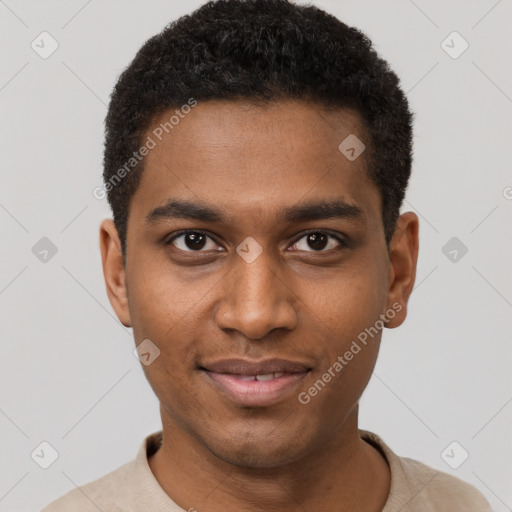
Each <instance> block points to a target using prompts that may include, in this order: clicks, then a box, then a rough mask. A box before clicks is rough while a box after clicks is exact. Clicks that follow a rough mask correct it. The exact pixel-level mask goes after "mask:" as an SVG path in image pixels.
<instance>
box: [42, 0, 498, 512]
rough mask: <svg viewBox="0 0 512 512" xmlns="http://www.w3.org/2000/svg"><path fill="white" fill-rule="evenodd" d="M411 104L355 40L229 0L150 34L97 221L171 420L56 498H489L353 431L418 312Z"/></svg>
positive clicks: (343, 501) (255, 504)
mask: <svg viewBox="0 0 512 512" xmlns="http://www.w3.org/2000/svg"><path fill="white" fill-rule="evenodd" d="M411 162H412V114H411V113H410V111H409V108H408V103H407V100H406V98H405V96H404V94H403V93H402V91H401V89H400V87H399V81H398V78H397V76H396V75H395V74H394V73H393V72H392V71H391V70H390V69H389V67H388V65H387V64H386V62H385V61H383V60H382V59H381V58H380V57H379V56H378V55H377V54H376V52H375V51H374V50H373V49H372V47H371V43H370V41H369V40H368V39H367V38H366V36H364V35H363V34H362V33H361V32H359V31H358V30H356V29H354V28H350V27H347V26H346V25H344V24H343V23H341V22H340V21H338V20H336V19H335V18H333V17H331V16H329V15H327V14H326V13H324V12H323V11H321V10H319V9H317V8H315V7H299V6H297V5H294V4H292V3H289V2H288V1H287V0H253V1H251V0H219V1H217V2H210V3H208V4H206V5H205V6H203V7H202V8H201V9H199V10H198V11H196V12H195V13H193V14H192V15H190V16H185V17H184V18H182V19H180V20H178V21H177V22H176V23H174V24H171V25H170V26H168V27H167V28H166V29H165V30H164V31H163V32H162V33H161V34H158V35H157V36H155V37H153V38H152V39H150V40H149V41H148V42H147V43H146V44H145V45H144V46H143V47H142V48H141V50H140V51H139V52H138V54H137V56H136V57H135V59H134V61H133V62H132V63H131V64H130V66H129V67H128V68H127V69H126V70H125V71H124V73H123V74H122V75H121V77H120V79H119V81H118V83H117V85H116V87H115V90H114V92H113V95H112V100H111V103H110V107H109V112H108V115H107V119H106V144H105V159H104V180H105V189H104V190H105V192H106V193H108V199H109V202H110V205H111V207H112V210H113V216H114V219H113V220H106V221H104V222H103V223H102V225H101V229H100V246H101V254H102V261H103V271H104V275H105V282H106V287H107V293H108V296H109V299H110V302H111V304H112V306H113V308H114V310H115V312H116V314H117V316H118V318H119V319H120V321H121V322H122V323H123V324H124V325H125V326H128V327H132V329H133V333H134V338H135V343H136V346H137V347H138V353H139V356H140V358H141V361H142V363H143V368H144V371H145V373H146V376H147V378H148V381H149V383H150V385H151V386H152V388H153V390H154V392H155V394H156V395H157V397H158V399H159V401H160V411H161V418H162V432H156V433H154V434H152V435H150V436H148V437H147V438H146V439H145V440H144V442H143V444H142V446H141V448H140V451H139V454H138V456H137V458H136V460H135V461H133V462H130V463H128V464H126V465H124V466H122V467H121V468H119V469H117V470H115V471H113V472H112V473H109V474H108V475H106V476H104V477H102V478H100V479H99V480H96V481H94V482H91V483H89V484H87V485H85V486H83V487H81V489H76V490H73V491H71V492H70V493H69V494H67V495H66V496H64V497H63V498H61V499H60V500H57V501H56V502H54V503H53V504H51V505H49V506H48V507H47V508H46V509H45V512H58V511H70V510H73V511H77V512H81V511H93V510H94V511H96V510H102V511H105V512H107V511H109V512H110V511H164V510H165V511H180V510H190V511H192V510H197V511H199V512H201V511H208V512H221V511H234V510H238V511H251V512H252V511H254V512H260V511H261V512H263V511H272V510H276V511H277V510H279V511H280V512H288V511H290V512H291V511H313V510H323V511H329V512H331V511H332V512H334V511H337V512H338V511H340V512H341V511H361V512H363V511H364V512H377V511H384V512H392V511H399V510H400V511H418V512H419V511H421V512H426V511H434V510H436V511H438V510H449V511H450V512H454V511H464V512H472V511H487V510H489V506H488V503H487V502H486V500H485V499H484V498H483V496H482V495H481V494H480V493H479V492H478V491H477V490H476V489H474V488H473V487H472V486H470V485H469V484H466V483H464V482H462V481H461V480H458V479H456V478H454V477H452V476H449V475H447V474H445V473H442V472H439V471H436V470H434V469H431V468H428V467H427V466H424V465H423V464H421V463H419V462H416V461H413V460H410V459H406V458H401V457H398V456H397V455H395V454H394V453H393V452H392V451H391V449H390V448H389V447H387V446H386V444H385V443H384V442H383V441H382V440H381V439H380V438H379V437H378V436H377V435H375V434H372V433H370V432H365V431H360V430H359V429H358V401H359V399H360V397H361V395H362V393H363V391H364V389H365V387H366V385H367V384H368V381H369V379H370V376H371V374H372V371H373V368H374V365H375V362H376V359H377V355H378V350H379V345H380V339H381V335H382V330H383V328H384V327H388V328H394V327H398V326H399V325H400V324H401V323H402V322H403V321H404V320H405V317H406V312H407V302H408V299H409V296H410V294H411V291H412V288H413V285H414V280H415V274H416V262H417V255H418V218H417V216H416V215H415V214H413V213H404V214H402V215H400V213H399V210H400V206H401V203H402V200H403V198H404V194H405V190H406V187H407V183H408V180H409V175H410V171H411Z"/></svg>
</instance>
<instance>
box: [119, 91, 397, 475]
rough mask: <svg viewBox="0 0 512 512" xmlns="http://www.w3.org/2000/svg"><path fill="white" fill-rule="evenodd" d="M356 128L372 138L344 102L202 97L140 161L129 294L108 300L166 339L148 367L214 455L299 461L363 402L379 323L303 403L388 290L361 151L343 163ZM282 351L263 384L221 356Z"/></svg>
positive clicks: (178, 419)
mask: <svg viewBox="0 0 512 512" xmlns="http://www.w3.org/2000/svg"><path fill="white" fill-rule="evenodd" d="M172 113H173V112H170V113H166V114H165V115H163V116H162V119H161V120H159V121H158V122H157V123H155V126H157V125H158V124H160V121H162V122H163V121H165V120H168V119H169V117H170V116H171V115H172ZM153 128H154V127H152V129H153ZM148 134H151V130H149V131H148ZM350 134H354V135H356V136H357V137H358V138H359V139H360V140H362V141H363V143H366V144H368V142H369V141H367V140H366V134H365V130H364V128H363V125H362V123H361V120H360V117H359V116H358V115H357V113H355V112H354V111H351V110H346V109H339V110H331V111H329V112H327V111H326V110H322V109H320V107H318V106H316V105H311V104H306V103H303V102H293V101H286V102H277V103H273V104H270V105H268V106H265V107H264V106H258V107H255V106H251V105H249V104H247V103H243V102H222V101H211V102H205V103H199V105H198V106H197V107H195V108H194V109H193V110H192V112H191V113H190V114H188V115H187V116H186V117H185V119H183V120H181V121H180V123H179V125H177V126H175V127H174V129H173V130H172V132H171V133H170V134H169V135H167V136H166V137H165V138H163V140H162V141H161V142H158V144H157V146H156V147H155V148H154V149H153V150H151V152H150V153H149V155H148V156H147V157H146V158H145V164H144V166H145V169H144V172H143V175H142V178H141V181H140V184H139V187H138V189H137V192H136V193H135V195H134V196H133V198H132V201H131V207H130V208H131V209H130V215H129V222H128V232H127V260H126V269H125V272H126V275H125V279H126V285H127V290H128V304H127V306H126V308H125V310H123V311H121V309H122V306H119V305H118V306H117V307H116V306H115V307H116V310H117V312H118V314H119V316H120V318H124V319H125V323H126V324H127V325H131V326H132V327H133V331H134V337H135V340H136V343H137V345H138V344H139V343H141V342H142V341H143V340H145V339H149V340H151V342H152V343H154V344H155V345H156V346H157V347H158V348H159V350H160V355H159V356H158V357H157V358H156V359H155V360H154V361H153V362H152V363H151V364H150V365H148V366H145V367H144V370H145V372H146V376H147V378H148V380H149V382H150V384H151V386H152V388H153V390H154V391H155V393H156V395H157V397H158V399H159V400H160V403H161V411H162V415H163V418H162V419H163V422H164V424H165V423H167V425H169V426H171V425H172V426H173V427H174V428H178V429H181V430H182V431H185V432H186V433H187V435H190V438H191V439H195V440H196V441H198V442H199V443H200V444H201V445H202V446H205V447H206V448H207V449H208V450H210V451H211V452H212V453H213V454H215V455H216V456H218V457H220V458H221V459H223V460H226V461H229V462H231V463H235V464H240V465H247V466H254V467H272V466H278V465H281V464H284V463H287V462H291V461H294V460H299V459H300V458H302V457H304V456H306V455H307V454H309V453H312V452H313V451H315V450H317V449H319V448H320V447H321V446H322V444H323V443H325V442H326V441H327V440H328V439H330V438H332V436H334V435H335V434H336V433H337V432H338V431H339V430H340V428H341V426H342V425H343V424H344V423H346V422H347V421H350V418H354V417H355V415H356V413H357V402H358V399H359V397H360V395H361V393H362V392H363V390H364V388H365V387H366V385H367V383H368V380H369V378H370V375H371V372H372V370H373V367H374V364H375V361H376V357H377V353H378V347H379V342H380V331H379V333H378V334H377V335H375V336H374V337H373V338H371V337H369V338H368V343H367V344H366V345H362V344H361V343H359V345H360V347H361V350H360V351H359V352H358V353H357V354H355V355H354V356H353V358H352V359H351V360H350V361H348V362H346V364H344V365H343V369H342V370H341V371H336V372H334V374H335V376H334V377H332V378H331V379H330V382H328V383H326V384H325V386H319V385H318V384H317V390H318V389H320V390H319V391H317V393H316V394H315V393H314V392H313V395H314V396H312V395H311V394H308V395H309V396H310V398H311V399H310V400H309V403H307V404H305V403H301V402H305V401H306V400H305V399H304V397H305V395H304V393H308V390H309V389H310V388H311V387H312V386H314V384H315V382H317V381H318V380H319V379H320V380H321V379H322V375H323V374H324V373H325V372H326V371H328V369H329V368H332V367H333V365H334V363H335V362H336V361H337V360H338V356H343V355H344V354H345V353H346V352H347V351H349V350H350V347H351V346H352V343H353V341H354V340H357V339H358V335H359V334H360V333H361V332H363V331H365V329H367V328H370V327H372V326H374V325H375V324H376V321H377V320H378V319H379V315H381V314H385V313H386V311H387V310H388V309H389V308H391V306H392V302H393V298H392V297H391V294H390V280H391V275H392V273H393V272H392V271H391V270H390V261H389V257H388V253H387V248H386V244H385V239H384V230H383V226H382V217H381V199H380V195H379V192H378V189H377V188H376V186H375V185H374V184H373V182H371V181H370V179H369V177H368V175H367V172H366V158H365V157H366V155H365V153H363V154H362V155H361V156H360V157H359V158H357V159H356V160H354V161H351V160H349V159H348V158H347V157H346V156H345V155H344V154H342V153H341V152H340V150H339V149H338V146H339V145H340V143H341V142H342V141H343V140H344V139H345V138H346V137H347V136H349V135H350ZM170 201H174V202H176V204H177V203H178V202H180V203H185V202H187V203H193V205H196V206H197V208H190V207H189V208H188V209H185V210H186V211H184V210H183V209H181V210H180V209H179V208H176V207H174V208H171V207H166V206H169V202H170ZM320 203H338V206H340V205H341V206H342V208H338V209H337V210H336V211H334V213H333V214H332V215H329V214H327V213H328V211H329V210H328V209H323V210H322V208H320V207H314V206H312V205H317V204H320ZM182 206H183V205H182ZM189 206H190V205H189ZM306 206H310V208H309V209H308V208H306ZM199 207H207V208H209V209H214V210H216V212H217V214H218V215H217V218H213V217H211V218H208V219H207V218H205V217H204V215H203V214H204V213H205V212H204V210H201V209H200V208H199ZM178 210H180V211H178ZM192 210H193V212H192ZM187 212H188V214H189V215H190V217H191V218H187ZM192 213H193V215H192ZM286 213H288V215H285V214H286ZM181 231H186V232H185V233H181V234H180V233H179V232H181ZM187 232H188V233H187ZM198 232H200V233H198ZM201 233H202V235H201ZM248 237H250V240H249V241H247V240H246V239H247V238H248ZM237 248H238V251H237ZM260 251H261V253H260ZM276 358H277V359H282V360H286V361H289V362H291V363H295V364H296V366H295V367H294V368H292V367H283V368H281V367H280V366H279V364H277V366H272V365H271V366H270V367H269V368H270V369H271V370H272V371H270V370H269V371H270V373H274V372H275V371H279V370H280V369H282V370H284V371H283V372H280V373H284V375H282V376H281V377H280V376H279V373H278V375H277V376H272V380H270V381H267V380H265V379H266V378H265V377H264V378H263V379H262V380H261V381H260V380H254V378H253V377H248V376H247V375H246V376H245V377H242V376H241V375H240V374H242V373H247V371H245V370H247V367H246V366H244V364H241V365H237V364H230V363H229V362H228V363H227V364H222V363H220V362H221V361H225V360H228V359H242V360H244V361H246V362H248V363H255V362H257V363H258V362H265V361H267V360H269V359H276ZM345 360H346V359H345ZM214 370H217V372H215V371H214ZM252 370H253V371H256V370H254V368H252ZM267 370H268V368H267ZM250 371H251V367H249V373H250ZM269 371H266V370H265V368H261V371H259V373H261V372H263V373H268V372H269ZM331 375H332V370H331ZM249 379H252V380H249ZM301 393H302V395H301ZM300 396H302V397H303V399H302V400H299V397H300Z"/></svg>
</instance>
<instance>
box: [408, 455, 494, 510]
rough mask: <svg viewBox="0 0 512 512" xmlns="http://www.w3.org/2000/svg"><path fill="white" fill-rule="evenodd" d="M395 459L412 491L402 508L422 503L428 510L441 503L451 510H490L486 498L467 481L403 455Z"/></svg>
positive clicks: (414, 508)
mask: <svg viewBox="0 0 512 512" xmlns="http://www.w3.org/2000/svg"><path fill="white" fill-rule="evenodd" d="M398 459H399V460H400V464H401V466H402V468H403V471H404V474H405V475H406V478H407V480H408V483H409V485H410V487H411V489H413V491H414V492H415V494H414V495H412V496H411V497H410V503H409V504H408V506H407V507H405V508H404V512H406V511H409V510H411V511H412V510H416V508H418V507H424V506H430V507H432V510H436V509H437V507H443V508H449V509H450V510H451V511H459V510H460V511H464V512H491V508H490V505H489V502H488V501H487V500H486V499H485V498H484V496H483V495H482V494H481V493H480V491H478V490H477V489H476V488H475V487H473V486H472V485H471V484H469V483H467V482H464V481H463V480H461V479H460V478H457V477H455V476H453V475H450V474H448V473H445V472H443V471H439V470H436V469H434V468H431V467H429V466H426V465H425V464H423V463H421V462H418V461H417V460H413V459H409V458H407V457H398ZM434 507H435V508H434ZM418 510H419V508H418ZM424 510H425V509H424ZM427 510H428V509H427Z"/></svg>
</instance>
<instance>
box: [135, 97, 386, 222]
mask: <svg viewBox="0 0 512 512" xmlns="http://www.w3.org/2000/svg"><path fill="white" fill-rule="evenodd" d="M178 110H179V109H178ZM175 114H176V112H175V109H172V110H169V111H168V112H165V113H164V114H162V115H161V116H160V118H158V119H156V120H155V122H154V123H153V125H152V126H151V127H150V129H149V130H148V131H147V134H146V136H147V137H151V138H152V139H153V141H154V143H155V145H154V148H153V149H151V151H150V152H149V154H148V155H147V156H146V157H145V159H144V171H143V174H142V178H141V181H140V184H139V187H138V190H137V192H136V194H135V196H134V198H133V204H132V207H133V209H134V210H137V211H138V213H139V214H141V215H144V214H146V213H147V212H148V211H149V210H150V209H154V208H155V206H157V205H159V204H163V203H164V202H166V201H167V200H168V199H169V197H171V196H172V197H178V198H182V199H188V200H191V201H196V202H203V203H208V204H216V205H219V207H220V208H223V209H225V210H231V211H237V212H241V211H242V210H244V211H245V212H247V213H252V214H253V215H259V216H264V215H265V214H267V213H268V214H270V213H271V212H272V211H273V210H275V212H274V213H277V210H280V209H281V208H283V207H290V206H292V205H293V204H296V203H297V202H301V201H304V202H310V200H313V199H324V198H325V199H331V200H332V199H339V198H342V199H343V200H344V201H345V202H347V203H352V204H354V203H357V204H360V205H362V208H364V209H365V210H368V209H369V210H372V211H370V212H368V213H370V214H375V213H376V214H378V212H379V203H380V197H379V194H378V191H377V189H376V187H375V185H374V184H373V182H372V181H371V180H370V179H369V176H368V174H367V167H366V166H367V155H366V154H365V152H364V151H363V153H362V154H361V155H360V156H359V157H358V158H356V159H349V158H347V155H346V153H345V154H344V153H343V152H342V151H340V144H342V143H344V141H346V140H348V141H349V142H352V141H353V140H356V141H361V142H362V143H363V144H365V146H368V145H369V141H368V140H367V135H366V130H365V127H364V124H363V122H362V120H361V117H360V116H359V114H358V113H357V112H356V111H354V110H351V109H341V108H338V109H327V108H325V107H323V106H320V105H316V104H310V103H305V102H301V101H293V100H287V101H278V102H277V101H276V102H272V103H269V104H253V103H249V102H245V101H208V102H202V103H201V102H199V104H198V105H197V106H196V107H195V108H193V109H191V110H190V111H189V112H188V113H187V114H184V113H183V112H182V113H181V115H180V116H179V117H178V116H176V115H175ZM173 115H174V116H175V117H174V118H173V119H172V121H173V123H172V124H171V123H170V122H169V120H170V119H171V117H173ZM166 123H167V124H166ZM353 137H357V139H353ZM352 145H353V144H352ZM342 149H343V146H342ZM355 149H356V150H360V148H357V147H356V148H355ZM349 156H350V153H349ZM132 213H134V212H132Z"/></svg>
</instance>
